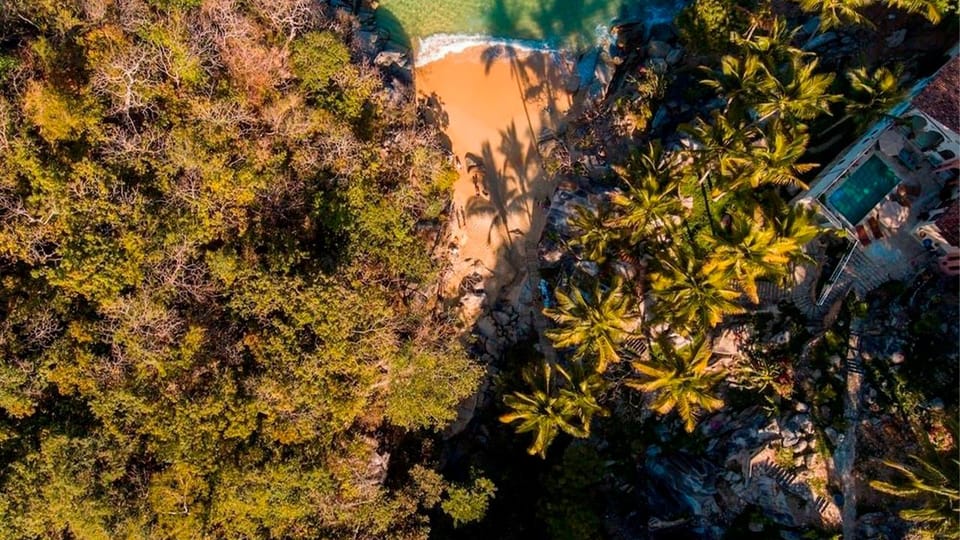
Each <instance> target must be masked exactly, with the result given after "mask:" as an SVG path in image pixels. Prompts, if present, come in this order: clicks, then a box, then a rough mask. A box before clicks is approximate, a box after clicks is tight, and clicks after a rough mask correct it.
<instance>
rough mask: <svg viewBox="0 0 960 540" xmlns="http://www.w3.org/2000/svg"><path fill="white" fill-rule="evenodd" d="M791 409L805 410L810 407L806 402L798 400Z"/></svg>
mask: <svg viewBox="0 0 960 540" xmlns="http://www.w3.org/2000/svg"><path fill="white" fill-rule="evenodd" d="M793 410H795V411H797V412H807V411H808V410H810V407H808V406H807V404H806V403H803V402H802V401H798V402H797V404H796V405H794V406H793Z"/></svg>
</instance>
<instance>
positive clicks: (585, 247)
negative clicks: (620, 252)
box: [570, 206, 621, 264]
mask: <svg viewBox="0 0 960 540" xmlns="http://www.w3.org/2000/svg"><path fill="white" fill-rule="evenodd" d="M575 212H576V213H575V214H574V215H573V217H572V218H571V219H570V226H571V228H573V229H574V230H575V231H577V235H576V236H575V237H574V238H573V239H572V240H570V245H571V246H574V247H579V248H580V255H581V256H582V257H583V258H584V259H587V260H588V261H593V262H595V263H597V264H603V262H604V261H606V260H607V252H608V251H609V249H610V248H611V246H612V245H613V244H615V243H616V242H617V241H618V240H620V236H621V231H620V230H618V229H615V228H612V227H610V226H608V225H607V222H608V220H609V218H608V216H607V214H608V212H607V210H606V209H605V208H599V209H597V208H587V207H583V206H577V207H576V210H575Z"/></svg>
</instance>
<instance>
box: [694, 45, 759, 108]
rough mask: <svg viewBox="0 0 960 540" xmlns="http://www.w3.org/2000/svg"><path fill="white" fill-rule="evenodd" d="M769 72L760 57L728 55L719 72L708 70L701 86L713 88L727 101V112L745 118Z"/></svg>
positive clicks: (722, 59) (754, 55) (749, 54)
mask: <svg viewBox="0 0 960 540" xmlns="http://www.w3.org/2000/svg"><path fill="white" fill-rule="evenodd" d="M766 76H767V72H766V68H765V66H764V64H763V61H762V60H761V59H760V56H758V55H756V54H752V53H747V54H744V55H742V56H732V55H726V56H724V57H723V58H721V59H720V69H719V70H707V78H705V79H702V80H701V81H700V82H701V84H703V85H705V86H708V87H710V88H713V89H714V90H716V91H717V92H718V93H719V94H721V95H723V97H724V99H725V100H726V107H725V112H733V113H734V114H736V115H737V116H743V115H744V114H745V113H746V112H747V109H748V108H749V104H752V103H754V102H755V101H756V100H757V95H758V92H759V88H760V86H761V83H762V82H763V80H764V78H766Z"/></svg>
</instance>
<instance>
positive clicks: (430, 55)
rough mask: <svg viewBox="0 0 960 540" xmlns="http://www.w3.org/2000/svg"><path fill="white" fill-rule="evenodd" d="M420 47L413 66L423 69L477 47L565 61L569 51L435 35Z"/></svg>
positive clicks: (545, 45) (478, 37)
mask: <svg viewBox="0 0 960 540" xmlns="http://www.w3.org/2000/svg"><path fill="white" fill-rule="evenodd" d="M417 41H418V44H417V46H416V47H415V48H414V50H413V51H412V53H413V67H414V69H420V68H422V67H425V66H427V65H429V64H432V63H434V62H437V61H440V60H443V59H444V58H446V57H448V56H450V55H455V54H461V53H464V52H466V51H468V50H470V49H473V48H477V47H487V48H493V47H503V48H510V49H514V50H518V51H523V52H536V53H542V54H548V55H551V56H554V57H555V58H554V59H559V58H562V57H563V55H564V53H568V52H570V51H569V50H567V49H564V48H563V47H557V46H555V45H552V44H551V43H550V42H549V41H538V40H533V39H513V38H497V37H492V36H488V35H484V34H433V35H430V36H427V37H425V38H418V40H417Z"/></svg>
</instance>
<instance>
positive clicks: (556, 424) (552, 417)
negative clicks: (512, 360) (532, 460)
mask: <svg viewBox="0 0 960 540" xmlns="http://www.w3.org/2000/svg"><path fill="white" fill-rule="evenodd" d="M556 370H557V369H556V366H552V365H551V364H549V363H548V362H544V363H543V364H542V369H541V370H537V371H539V373H536V372H534V370H525V371H524V374H523V378H524V381H526V383H527V384H528V385H529V386H530V388H531V392H530V393H523V392H514V393H512V394H510V395H508V396H504V398H503V403H504V404H505V405H506V406H507V407H508V408H510V409H511V412H508V413H506V414H503V415H501V416H500V421H501V422H503V423H505V424H511V423H514V422H519V424H518V425H517V426H516V431H517V433H530V432H532V433H534V438H533V442H532V443H531V445H530V447H529V448H528V449H527V452H528V453H529V454H531V455H533V454H536V455H538V456H540V457H541V458H545V457H546V456H547V448H549V447H550V443H552V442H553V440H554V439H555V438H556V437H557V435H559V434H560V432H563V433H567V434H569V435H571V436H573V437H580V438H583V437H587V436H588V435H589V433H590V432H589V417H588V422H587V423H586V424H580V425H578V423H579V422H580V421H581V420H582V418H583V416H582V415H583V414H584V413H585V410H584V409H583V408H582V407H579V408H578V407H577V406H575V405H574V403H573V401H572V400H571V399H570V397H569V396H568V395H564V394H562V393H561V392H560V391H559V389H558V384H557V381H556V379H555V377H554V371H556ZM565 375H566V373H564V372H563V371H562V370H561V376H565Z"/></svg>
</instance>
